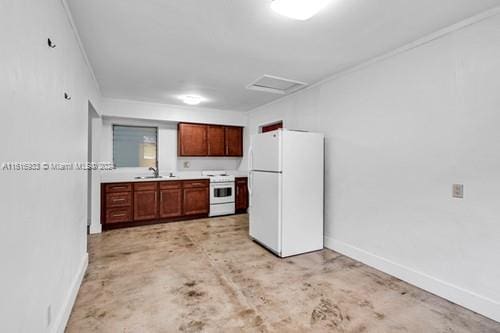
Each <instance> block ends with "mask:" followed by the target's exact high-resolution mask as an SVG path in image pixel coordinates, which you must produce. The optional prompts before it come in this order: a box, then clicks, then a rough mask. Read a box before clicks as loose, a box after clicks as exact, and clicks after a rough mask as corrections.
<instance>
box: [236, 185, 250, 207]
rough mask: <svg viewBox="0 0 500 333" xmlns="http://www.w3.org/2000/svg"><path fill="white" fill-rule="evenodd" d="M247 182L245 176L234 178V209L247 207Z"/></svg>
mask: <svg viewBox="0 0 500 333" xmlns="http://www.w3.org/2000/svg"><path fill="white" fill-rule="evenodd" d="M247 184H248V182H247V179H246V178H241V179H238V178H237V179H236V209H237V210H245V209H247V208H248V185H247Z"/></svg>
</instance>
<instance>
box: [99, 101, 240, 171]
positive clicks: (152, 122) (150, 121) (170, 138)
mask: <svg viewBox="0 0 500 333" xmlns="http://www.w3.org/2000/svg"><path fill="white" fill-rule="evenodd" d="M102 112H103V115H104V117H105V119H104V120H103V129H102V131H103V137H102V147H101V152H102V157H103V160H108V161H112V160H113V146H112V139H113V136H112V134H113V132H112V125H113V124H122V125H144V126H158V127H159V133H158V141H159V157H160V160H159V163H160V171H161V172H163V173H168V172H169V171H174V172H175V171H200V170H207V169H226V170H236V169H240V168H242V160H241V159H240V158H225V157H221V158H205V157H203V158H192V157H189V158H179V157H177V123H178V122H194V123H207V124H219V125H234V126H243V127H245V126H246V125H247V121H248V117H247V114H246V113H244V112H234V111H226V110H217V109H207V108H201V107H184V106H177V105H168V104H157V103H148V102H140V101H128V100H116V99H109V98H107V99H104V100H103V107H102ZM244 136H245V138H244V141H245V142H246V141H247V138H246V136H247V133H246V131H244ZM185 161H189V162H190V167H189V168H185V167H184V163H183V162H185ZM245 168H246V164H245ZM137 171H138V170H137V169H135V168H133V169H130V170H124V169H122V170H116V171H114V173H137ZM143 171H146V172H147V170H143Z"/></svg>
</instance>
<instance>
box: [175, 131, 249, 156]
mask: <svg viewBox="0 0 500 333" xmlns="http://www.w3.org/2000/svg"><path fill="white" fill-rule="evenodd" d="M177 128H178V134H177V136H178V139H177V140H178V155H179V156H235V157H242V156H243V127H237V126H222V125H206V124H190V123H180V124H179V125H178V127H177Z"/></svg>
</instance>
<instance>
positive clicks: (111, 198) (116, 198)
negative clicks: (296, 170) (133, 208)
mask: <svg viewBox="0 0 500 333" xmlns="http://www.w3.org/2000/svg"><path fill="white" fill-rule="evenodd" d="M131 204H132V193H131V192H116V193H107V194H106V207H109V208H111V207H126V206H130V205H131Z"/></svg>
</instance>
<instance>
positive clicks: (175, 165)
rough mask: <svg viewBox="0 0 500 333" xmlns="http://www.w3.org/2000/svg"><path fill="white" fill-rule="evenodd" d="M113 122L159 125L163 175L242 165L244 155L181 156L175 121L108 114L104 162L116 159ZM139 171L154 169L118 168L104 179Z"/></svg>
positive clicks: (103, 137)
mask: <svg viewBox="0 0 500 333" xmlns="http://www.w3.org/2000/svg"><path fill="white" fill-rule="evenodd" d="M113 125H134V126H154V127H158V157H159V160H158V162H159V169H160V173H161V174H162V175H168V173H169V172H174V173H176V172H180V171H201V170H215V169H220V170H238V169H239V167H240V164H241V158H233V157H198V158H196V157H178V156H177V123H176V122H168V121H158V120H135V119H129V118H109V117H105V118H104V119H103V121H102V138H101V149H102V158H103V160H104V161H111V162H112V161H113ZM185 161H187V162H189V164H190V167H189V168H186V167H185V166H184V163H183V162H185ZM138 173H140V174H143V173H146V174H150V173H151V172H150V171H148V170H147V168H118V169H115V170H112V171H108V172H102V177H103V179H105V178H106V176H107V175H109V176H111V177H115V175H116V174H130V175H137V174H138Z"/></svg>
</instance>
